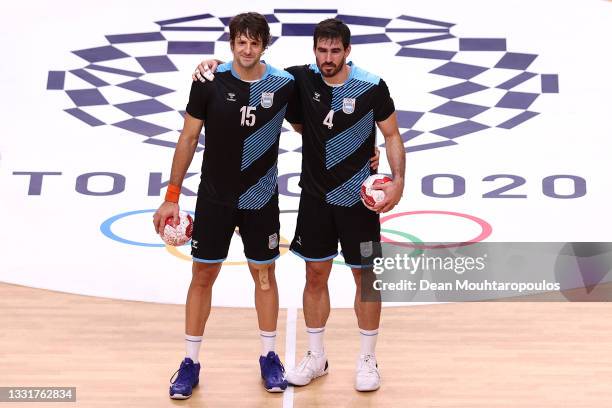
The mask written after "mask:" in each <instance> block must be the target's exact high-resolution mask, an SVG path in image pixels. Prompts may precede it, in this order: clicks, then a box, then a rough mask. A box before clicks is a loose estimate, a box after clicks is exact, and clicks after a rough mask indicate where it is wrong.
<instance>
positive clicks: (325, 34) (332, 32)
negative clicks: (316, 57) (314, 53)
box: [313, 18, 351, 49]
mask: <svg viewBox="0 0 612 408" xmlns="http://www.w3.org/2000/svg"><path fill="white" fill-rule="evenodd" d="M320 38H323V39H330V40H334V39H336V38H340V39H341V40H342V45H343V46H344V48H345V49H346V48H348V46H349V45H351V30H350V29H349V28H348V26H347V25H346V24H344V22H342V21H341V20H338V19H337V18H328V19H327V20H323V21H321V22H320V23H319V24H317V26H316V27H315V30H314V36H313V40H314V45H313V48H317V42H318V41H319V39H320Z"/></svg>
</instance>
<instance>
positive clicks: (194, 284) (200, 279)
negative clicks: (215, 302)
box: [185, 262, 221, 336]
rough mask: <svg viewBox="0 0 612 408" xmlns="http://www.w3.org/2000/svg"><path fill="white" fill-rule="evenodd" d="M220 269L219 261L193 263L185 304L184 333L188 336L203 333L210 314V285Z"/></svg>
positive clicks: (211, 285)
mask: <svg viewBox="0 0 612 408" xmlns="http://www.w3.org/2000/svg"><path fill="white" fill-rule="evenodd" d="M220 270H221V263H211V264H208V263H202V262H194V263H193V268H192V276H191V285H189V292H187V303H186V305H185V306H186V307H185V333H187V334H188V335H190V336H202V335H203V334H204V326H205V325H206V321H207V320H208V316H209V315H210V302H211V299H212V287H213V284H214V283H215V280H216V279H217V276H219V271H220Z"/></svg>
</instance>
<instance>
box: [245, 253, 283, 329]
mask: <svg viewBox="0 0 612 408" xmlns="http://www.w3.org/2000/svg"><path fill="white" fill-rule="evenodd" d="M274 267H275V264H274V262H273V263H271V264H265V265H261V264H255V263H251V262H249V270H250V271H251V276H253V280H254V281H255V309H256V310H257V321H258V323H259V330H263V331H268V332H272V331H275V330H276V321H277V320H278V287H277V286H276V277H275V276H274Z"/></svg>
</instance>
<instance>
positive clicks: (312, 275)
mask: <svg viewBox="0 0 612 408" xmlns="http://www.w3.org/2000/svg"><path fill="white" fill-rule="evenodd" d="M331 268H332V260H331V259H330V260H329V261H322V262H311V261H306V286H305V287H304V297H303V302H304V320H305V321H306V327H325V324H326V323H327V319H328V318H329V289H328V287H327V281H328V279H329V274H330V272H331Z"/></svg>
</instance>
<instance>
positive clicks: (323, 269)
mask: <svg viewBox="0 0 612 408" xmlns="http://www.w3.org/2000/svg"><path fill="white" fill-rule="evenodd" d="M328 278H329V267H328V266H327V265H319V264H317V263H310V262H309V263H307V264H306V288H305V290H307V291H309V292H320V291H323V290H325V289H326V288H327V280H328Z"/></svg>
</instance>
